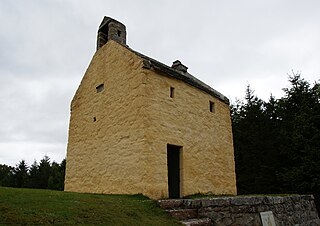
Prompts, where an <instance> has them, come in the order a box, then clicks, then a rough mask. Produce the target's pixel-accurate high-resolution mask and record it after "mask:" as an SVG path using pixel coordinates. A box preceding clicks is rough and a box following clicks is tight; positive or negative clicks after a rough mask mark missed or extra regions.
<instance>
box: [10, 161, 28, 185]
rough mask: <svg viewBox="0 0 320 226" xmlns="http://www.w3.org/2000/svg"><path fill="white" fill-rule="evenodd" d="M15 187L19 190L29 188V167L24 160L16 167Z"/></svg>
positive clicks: (14, 174) (14, 175)
mask: <svg viewBox="0 0 320 226" xmlns="http://www.w3.org/2000/svg"><path fill="white" fill-rule="evenodd" d="M13 178H14V186H15V187H18V188H24V187H27V183H28V182H27V180H28V166H27V164H26V162H25V161H24V160H21V161H20V162H19V164H18V165H17V166H16V167H15V169H14V173H13Z"/></svg>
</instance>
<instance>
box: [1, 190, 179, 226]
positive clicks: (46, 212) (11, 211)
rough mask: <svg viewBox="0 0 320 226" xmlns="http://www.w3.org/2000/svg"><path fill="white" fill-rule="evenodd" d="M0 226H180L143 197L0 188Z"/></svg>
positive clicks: (153, 202)
mask: <svg viewBox="0 0 320 226" xmlns="http://www.w3.org/2000/svg"><path fill="white" fill-rule="evenodd" d="M0 225H180V223H179V222H178V221H176V220H174V219H172V218H171V217H170V216H169V215H168V214H166V213H165V212H164V211H163V210H161V209H160V208H159V207H157V205H156V203H155V201H153V200H150V199H148V198H146V197H144V196H142V195H98V194H80V193H73V192H62V191H52V190H40V189H18V188H4V187H0Z"/></svg>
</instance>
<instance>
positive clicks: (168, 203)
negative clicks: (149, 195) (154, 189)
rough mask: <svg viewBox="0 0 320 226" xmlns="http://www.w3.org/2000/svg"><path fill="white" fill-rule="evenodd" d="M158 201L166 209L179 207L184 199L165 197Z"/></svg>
mask: <svg viewBox="0 0 320 226" xmlns="http://www.w3.org/2000/svg"><path fill="white" fill-rule="evenodd" d="M157 203H158V205H159V206H160V208H161V209H164V210H169V209H177V208H181V207H182V205H183V199H164V200H158V201H157Z"/></svg>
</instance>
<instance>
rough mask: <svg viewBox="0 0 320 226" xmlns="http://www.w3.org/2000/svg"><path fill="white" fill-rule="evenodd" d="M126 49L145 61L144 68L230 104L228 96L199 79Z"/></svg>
mask: <svg viewBox="0 0 320 226" xmlns="http://www.w3.org/2000/svg"><path fill="white" fill-rule="evenodd" d="M126 47H127V48H128V49H129V50H130V51H132V52H133V53H135V54H136V55H137V56H139V57H141V58H143V59H144V61H143V63H144V68H147V69H154V70H155V71H157V72H160V73H161V74H165V75H167V76H170V77H173V78H175V79H179V80H181V81H184V82H185V83H187V84H189V85H191V86H193V87H196V88H198V89H200V90H202V91H204V92H206V93H208V94H210V95H211V96H214V97H216V98H218V99H220V100H222V101H223V102H225V103H226V104H229V103H230V102H229V99H228V98H227V97H226V96H224V95H223V94H221V93H219V92H218V91H217V90H215V89H213V88H211V87H210V86H208V85H207V84H205V83H204V82H202V81H200V80H199V79H197V78H196V77H194V76H193V75H191V74H189V73H188V72H182V71H179V70H176V69H174V68H172V67H169V66H167V65H165V64H163V63H161V62H159V61H157V60H155V59H152V58H150V57H148V56H145V55H143V54H141V53H139V52H137V51H134V50H132V49H131V48H129V47H128V46H126Z"/></svg>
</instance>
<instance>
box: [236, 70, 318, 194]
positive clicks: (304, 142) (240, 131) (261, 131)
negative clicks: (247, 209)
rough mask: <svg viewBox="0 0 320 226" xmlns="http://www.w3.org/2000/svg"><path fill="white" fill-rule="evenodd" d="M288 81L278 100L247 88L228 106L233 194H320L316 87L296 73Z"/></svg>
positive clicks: (316, 85) (316, 84)
mask: <svg viewBox="0 0 320 226" xmlns="http://www.w3.org/2000/svg"><path fill="white" fill-rule="evenodd" d="M289 82H290V87H289V88H286V89H284V91H285V96H284V97H282V98H280V99H275V98H274V97H272V96H271V97H270V99H269V100H268V102H264V101H262V100H260V99H259V98H258V97H256V96H255V95H254V94H253V92H252V90H251V89H250V87H248V88H247V90H246V98H245V101H244V102H240V101H237V102H236V104H234V105H233V106H232V125H233V136H234V148H235V160H236V174H237V187H238V193H239V194H250V193H301V194H304V193H313V194H314V195H315V196H317V197H318V195H319V194H320V85H319V83H315V84H313V85H310V84H309V83H308V82H307V81H305V80H304V79H302V78H301V77H300V75H298V74H293V76H291V77H290V78H289Z"/></svg>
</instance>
